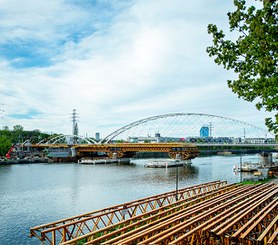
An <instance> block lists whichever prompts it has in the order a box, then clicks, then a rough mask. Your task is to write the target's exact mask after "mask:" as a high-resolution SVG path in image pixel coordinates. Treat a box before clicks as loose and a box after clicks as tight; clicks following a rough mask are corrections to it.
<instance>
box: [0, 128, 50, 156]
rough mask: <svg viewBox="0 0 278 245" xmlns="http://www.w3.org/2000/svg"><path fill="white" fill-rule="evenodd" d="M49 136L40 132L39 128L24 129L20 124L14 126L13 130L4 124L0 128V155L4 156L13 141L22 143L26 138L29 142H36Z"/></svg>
mask: <svg viewBox="0 0 278 245" xmlns="http://www.w3.org/2000/svg"><path fill="white" fill-rule="evenodd" d="M49 137H50V134H47V133H42V132H40V131H39V130H33V131H25V130H24V128H23V127H22V126H20V125H16V126H14V127H13V130H9V128H8V127H7V126H5V127H3V130H0V156H4V155H5V154H6V153H7V152H8V150H9V149H10V148H11V146H12V145H13V144H15V143H22V142H24V141H26V140H30V142H31V143H38V142H40V141H41V140H43V139H47V138H49Z"/></svg>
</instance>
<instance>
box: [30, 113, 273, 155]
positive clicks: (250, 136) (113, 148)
mask: <svg viewBox="0 0 278 245" xmlns="http://www.w3.org/2000/svg"><path fill="white" fill-rule="evenodd" d="M192 143H194V144H196V145H197V146H198V147H199V148H200V147H210V146H215V145H217V147H218V148H219V149H221V148H223V147H224V148H225V147H226V148H227V147H228V146H238V147H241V148H244V147H253V146H260V147H272V148H274V147H276V149H277V143H276V142H275V137H274V135H272V134H271V133H270V132H268V131H267V130H266V129H262V128H260V127H257V126H255V125H251V124H248V123H245V122H242V121H239V120H235V119H232V118H227V117H222V116H215V115H210V114H201V113H170V114H164V115H158V116H153V117H148V118H144V119H141V120H138V121H135V122H132V123H130V124H127V125H126V126H124V127H122V128H120V129H118V130H116V131H114V132H112V133H111V134H109V135H107V136H106V137H104V138H103V139H102V140H101V141H99V142H97V141H96V140H94V139H92V138H85V137H82V136H77V135H73V136H72V135H58V136H55V137H53V138H51V139H49V140H47V141H44V142H39V143H38V144H36V145H32V147H33V148H35V149H38V150H42V149H49V151H50V153H49V156H51V157H55V156H56V157H66V156H67V157H75V158H82V157H93V158H103V157H108V158H112V157H113V156H116V157H118V158H121V157H130V156H132V155H134V153H135V152H166V153H167V154H168V155H169V156H170V157H171V158H174V157H176V156H177V154H179V155H180V156H181V158H182V159H191V158H194V157H196V156H197V152H198V150H197V148H196V146H195V145H193V144H192ZM50 149H51V150H50Z"/></svg>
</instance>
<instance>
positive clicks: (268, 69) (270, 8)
mask: <svg viewBox="0 0 278 245" xmlns="http://www.w3.org/2000/svg"><path fill="white" fill-rule="evenodd" d="M259 2H261V1H259ZM234 5H235V7H236V10H235V11H234V12H229V13H228V18H229V25H230V31H231V32H234V31H235V32H237V39H236V40H234V41H232V40H227V39H225V34H224V32H223V31H222V30H218V28H217V26H216V25H214V24H209V25H208V33H209V34H211V35H212V37H213V45H212V46H210V47H208V48H207V52H208V54H209V56H213V57H214V58H215V59H214V61H215V63H217V64H218V65H223V66H224V68H225V69H227V70H229V69H232V70H234V72H235V73H236V74H237V79H236V80H228V86H229V87H230V88H231V89H232V91H233V92H234V93H236V94H237V95H238V97H239V98H243V99H244V100H247V101H250V102H253V101H256V107H257V109H258V110H261V109H262V108H264V109H265V110H266V111H268V112H274V117H272V118H271V117H270V118H266V125H267V126H268V128H269V130H270V131H273V132H274V133H275V135H277V134H278V113H277V111H278V68H277V63H278V54H277V53H278V52H277V51H278V1H277V0H265V1H264V2H263V4H262V5H261V7H260V8H255V7H254V6H247V4H246V2H245V0H234Z"/></svg>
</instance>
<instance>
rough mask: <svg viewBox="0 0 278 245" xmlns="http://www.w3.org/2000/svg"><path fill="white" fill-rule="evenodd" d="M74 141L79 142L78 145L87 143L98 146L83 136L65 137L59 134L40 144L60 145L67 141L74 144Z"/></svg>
mask: <svg viewBox="0 0 278 245" xmlns="http://www.w3.org/2000/svg"><path fill="white" fill-rule="evenodd" d="M73 139H75V140H76V141H77V144H78V143H79V142H85V143H87V144H96V143H97V142H96V141H95V140H93V139H89V138H86V137H83V136H78V135H64V134H59V135H57V136H55V137H53V138H51V139H49V140H47V141H46V142H45V140H42V141H40V142H39V143H38V145H40V144H42V143H43V144H58V143H61V141H65V142H66V143H69V142H73Z"/></svg>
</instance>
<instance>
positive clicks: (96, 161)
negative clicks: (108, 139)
mask: <svg viewBox="0 0 278 245" xmlns="http://www.w3.org/2000/svg"><path fill="white" fill-rule="evenodd" d="M78 163H80V164H109V163H130V159H129V158H117V159H110V158H106V159H92V158H81V159H79V160H78Z"/></svg>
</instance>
